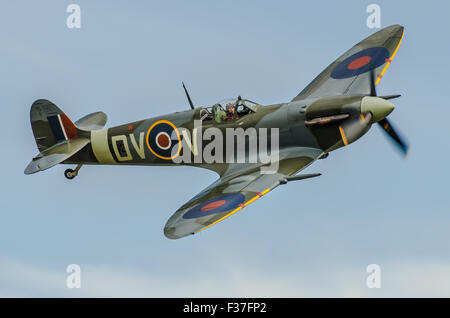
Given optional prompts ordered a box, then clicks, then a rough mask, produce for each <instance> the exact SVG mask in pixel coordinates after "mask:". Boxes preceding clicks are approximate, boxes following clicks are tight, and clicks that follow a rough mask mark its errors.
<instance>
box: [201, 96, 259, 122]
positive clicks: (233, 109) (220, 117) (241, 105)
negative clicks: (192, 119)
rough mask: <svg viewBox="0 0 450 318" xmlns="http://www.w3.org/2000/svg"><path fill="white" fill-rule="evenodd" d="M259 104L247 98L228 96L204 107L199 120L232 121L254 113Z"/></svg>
mask: <svg viewBox="0 0 450 318" xmlns="http://www.w3.org/2000/svg"><path fill="white" fill-rule="evenodd" d="M259 107H261V105H259V104H257V103H254V102H252V101H250V100H248V99H242V98H241V97H240V96H239V97H238V98H228V99H224V100H221V101H220V102H218V103H216V104H214V105H212V106H208V107H204V108H203V109H202V110H201V111H200V118H201V120H212V119H214V120H215V121H216V122H217V123H222V122H226V121H234V120H237V119H239V118H242V117H244V116H246V115H249V114H251V113H256V112H257V111H258V108H259Z"/></svg>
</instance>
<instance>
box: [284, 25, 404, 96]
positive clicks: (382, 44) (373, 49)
mask: <svg viewBox="0 0 450 318" xmlns="http://www.w3.org/2000/svg"><path fill="white" fill-rule="evenodd" d="M402 38H403V27H402V26H400V25H391V26H389V27H387V28H384V29H382V30H380V31H378V32H377V33H374V34H372V35H371V36H369V37H368V38H366V39H364V40H362V41H361V42H359V43H358V44H356V45H355V46H353V47H352V48H351V49H350V50H348V51H347V52H345V53H344V54H343V55H341V56H340V57H339V58H338V59H337V60H336V61H334V62H333V63H331V64H330V65H329V66H328V67H327V68H326V69H325V70H324V71H323V72H322V73H320V74H319V75H318V76H317V77H316V78H315V79H314V80H313V81H312V82H311V83H310V84H309V85H308V86H306V88H305V89H304V90H303V91H301V92H300V94H298V95H297V96H296V97H295V98H294V99H293V100H292V101H296V100H301V99H306V98H315V97H326V96H335V95H359V94H362V95H368V94H370V76H371V75H370V74H371V72H370V71H371V70H372V69H374V72H375V74H376V75H377V78H376V80H375V85H377V84H378V83H379V81H380V79H381V78H382V77H383V75H384V73H385V72H386V69H387V68H388V67H389V65H390V64H391V62H392V60H393V59H394V57H395V54H396V53H397V50H398V48H399V46H400V43H401V41H402Z"/></svg>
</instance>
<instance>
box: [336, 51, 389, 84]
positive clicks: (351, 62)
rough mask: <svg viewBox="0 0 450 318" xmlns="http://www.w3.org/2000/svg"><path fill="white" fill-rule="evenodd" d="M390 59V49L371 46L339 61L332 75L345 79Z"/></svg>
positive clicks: (367, 70)
mask: <svg viewBox="0 0 450 318" xmlns="http://www.w3.org/2000/svg"><path fill="white" fill-rule="evenodd" d="M388 61H389V51H388V49H386V48H385V47H371V48H369V49H365V50H362V51H359V52H358V53H355V54H353V55H352V56H350V57H348V58H346V59H345V60H343V61H342V62H341V63H339V64H338V65H337V66H336V67H335V68H334V69H333V70H332V71H331V74H330V76H331V77H332V78H334V79H343V78H349V77H353V76H357V75H359V74H363V73H366V72H369V71H370V70H373V69H375V68H377V67H379V66H381V65H383V64H384V63H386V62H388Z"/></svg>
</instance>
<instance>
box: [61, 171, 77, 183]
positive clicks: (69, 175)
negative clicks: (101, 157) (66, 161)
mask: <svg viewBox="0 0 450 318" xmlns="http://www.w3.org/2000/svg"><path fill="white" fill-rule="evenodd" d="M64 176H65V177H66V178H67V179H69V180H72V179H73V178H75V176H76V173H75V171H74V170H73V169H66V171H64Z"/></svg>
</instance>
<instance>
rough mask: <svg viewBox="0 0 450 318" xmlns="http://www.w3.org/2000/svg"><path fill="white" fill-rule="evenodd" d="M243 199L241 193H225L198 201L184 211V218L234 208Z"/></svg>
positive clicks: (193, 217)
mask: <svg viewBox="0 0 450 318" xmlns="http://www.w3.org/2000/svg"><path fill="white" fill-rule="evenodd" d="M244 200H245V196H244V195H243V194H242V193H227V194H223V195H219V196H218V197H215V198H214V199H210V200H208V201H205V202H203V203H200V204H198V205H196V206H195V207H193V208H192V209H190V210H188V211H187V212H186V213H184V215H183V218H184V219H195V218H199V217H202V216H206V215H211V214H216V213H221V212H225V211H229V210H234V209H236V208H238V207H239V205H240V204H242V203H243V202H244Z"/></svg>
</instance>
